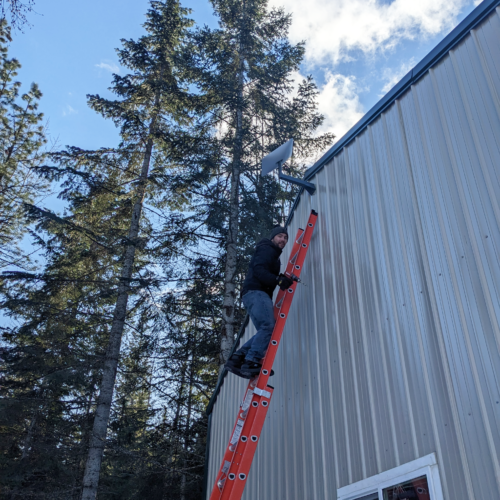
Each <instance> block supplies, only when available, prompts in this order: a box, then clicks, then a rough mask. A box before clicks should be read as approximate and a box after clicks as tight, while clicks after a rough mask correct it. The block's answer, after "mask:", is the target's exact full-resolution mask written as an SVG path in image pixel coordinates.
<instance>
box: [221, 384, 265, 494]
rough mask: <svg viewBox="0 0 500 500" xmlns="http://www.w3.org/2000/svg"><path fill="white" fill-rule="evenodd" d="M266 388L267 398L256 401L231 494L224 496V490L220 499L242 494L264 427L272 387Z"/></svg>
mask: <svg viewBox="0 0 500 500" xmlns="http://www.w3.org/2000/svg"><path fill="white" fill-rule="evenodd" d="M267 389H268V391H269V392H270V396H269V399H267V398H261V399H260V401H259V402H258V406H257V407H256V411H255V415H254V418H253V423H252V426H251V428H250V431H249V435H248V437H247V441H246V447H245V450H244V453H242V456H241V459H240V463H239V467H238V470H237V472H236V473H235V479H234V481H233V483H234V484H233V485H232V488H231V496H229V495H228V496H225V492H224V496H223V497H222V500H237V499H240V498H241V497H242V495H243V490H244V489H245V486H246V483H247V480H248V476H249V473H250V468H251V467H252V462H253V459H254V456H255V452H256V451H257V445H258V443H259V441H260V436H261V434H262V429H263V427H264V422H265V421H266V416H267V410H268V409H269V406H270V403H271V399H272V395H273V388H272V387H269V386H268V387H267Z"/></svg>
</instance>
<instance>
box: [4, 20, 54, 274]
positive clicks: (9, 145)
mask: <svg viewBox="0 0 500 500" xmlns="http://www.w3.org/2000/svg"><path fill="white" fill-rule="evenodd" d="M10 39H11V38H10V28H9V26H8V25H7V21H6V20H5V19H3V20H2V21H0V268H5V267H6V266H9V265H12V264H16V265H17V266H21V267H25V266H26V264H27V263H28V261H27V259H26V256H25V255H23V254H22V252H21V249H20V247H19V241H20V240H22V238H23V235H24V234H25V233H26V229H27V228H26V219H25V218H24V212H23V203H26V202H34V200H35V199H36V198H39V197H40V196H41V195H42V194H43V193H44V187H45V186H43V184H42V185H41V184H40V179H39V178H38V177H37V176H36V175H35V174H34V168H35V167H37V166H39V165H40V164H41V162H42V161H43V153H42V151H41V148H42V146H43V145H44V144H45V142H46V140H45V134H44V128H43V126H42V125H41V124H40V123H41V120H42V118H43V115H42V114H41V113H39V112H38V111H37V109H38V101H39V100H40V98H41V96H42V94H41V92H40V90H39V89H38V86H37V85H36V84H32V85H31V89H30V90H29V92H27V93H25V94H22V95H20V88H21V83H20V82H18V81H15V80H14V79H15V77H16V76H17V71H18V70H19V68H20V67H21V64H20V63H19V61H18V60H17V59H9V58H8V41H9V40H10Z"/></svg>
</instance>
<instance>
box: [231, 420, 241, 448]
mask: <svg viewBox="0 0 500 500" xmlns="http://www.w3.org/2000/svg"><path fill="white" fill-rule="evenodd" d="M244 423H245V421H244V420H241V418H239V419H238V422H237V423H236V427H235V429H234V432H233V437H232V438H231V441H229V442H230V444H236V443H237V442H238V439H240V434H241V429H243V424H244Z"/></svg>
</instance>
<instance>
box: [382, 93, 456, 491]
mask: <svg viewBox="0 0 500 500" xmlns="http://www.w3.org/2000/svg"><path fill="white" fill-rule="evenodd" d="M395 112H396V114H397V118H398V123H399V127H400V130H401V134H402V136H403V150H404V153H405V170H406V171H407V172H408V171H409V170H410V163H409V154H408V143H407V137H406V129H405V126H404V122H403V119H402V116H401V106H400V103H399V100H396V102H395ZM390 171H391V181H392V187H393V196H394V197H395V198H396V197H397V194H396V193H397V190H396V180H395V172H394V167H393V166H392V168H391V169H390ZM408 173H409V183H410V184H412V183H413V176H412V174H411V172H408ZM410 189H411V187H410ZM413 201H414V200H413V199H412V203H411V207H412V214H413V216H414V217H415V218H419V217H420V214H419V213H418V211H417V210H416V209H415V206H414V203H413ZM396 214H397V220H398V226H399V235H400V244H401V247H402V250H403V252H402V254H403V262H404V266H405V271H406V276H407V282H408V283H412V277H411V271H410V264H409V262H408V252H407V248H406V239H405V237H404V229H403V223H402V221H401V217H400V210H399V209H398V210H396ZM416 225H418V223H416ZM409 298H410V301H411V309H412V312H413V317H414V321H413V323H414V325H415V328H416V330H417V332H416V333H417V343H418V348H419V353H420V361H421V368H422V372H423V375H424V386H425V395H426V399H427V404H428V410H429V412H430V416H431V425H432V431H433V435H434V443H435V446H436V452H437V453H438V456H442V450H441V441H440V438H439V430H438V426H437V419H436V412H435V409H434V402H433V398H432V391H431V384H430V377H429V370H428V366H427V358H426V356H425V349H424V345H423V338H422V328H421V325H420V321H419V315H418V309H417V304H416V300H415V294H414V293H412V292H411V291H410V292H409ZM444 482H445V490H446V491H447V490H448V488H447V485H446V478H445V481H444Z"/></svg>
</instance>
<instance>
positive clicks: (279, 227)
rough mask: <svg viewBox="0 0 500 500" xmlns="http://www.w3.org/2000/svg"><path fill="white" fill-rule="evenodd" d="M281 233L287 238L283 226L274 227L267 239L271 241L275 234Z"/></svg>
mask: <svg viewBox="0 0 500 500" xmlns="http://www.w3.org/2000/svg"><path fill="white" fill-rule="evenodd" d="M281 233H284V234H286V235H287V236H288V231H287V230H286V229H285V228H284V227H283V226H276V227H274V228H273V230H272V231H271V236H269V239H270V240H272V239H273V238H274V237H275V236H276V235H277V234H281Z"/></svg>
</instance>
